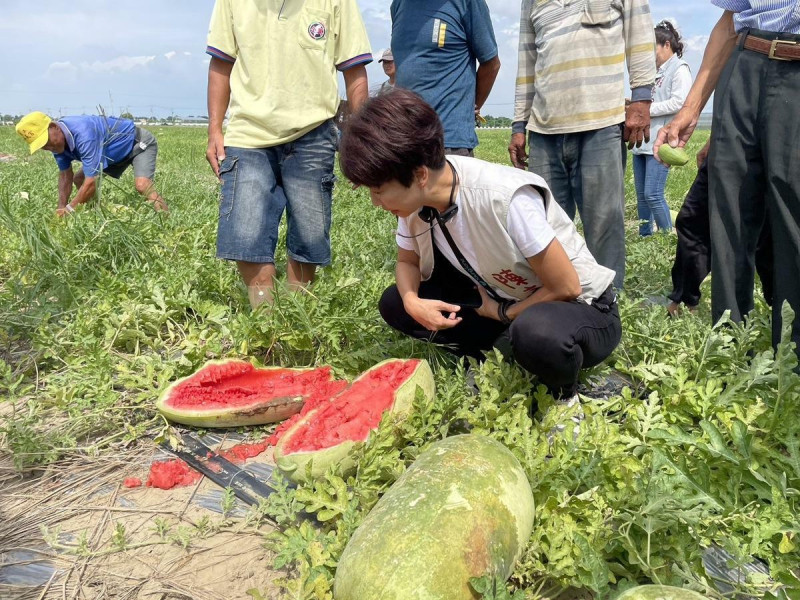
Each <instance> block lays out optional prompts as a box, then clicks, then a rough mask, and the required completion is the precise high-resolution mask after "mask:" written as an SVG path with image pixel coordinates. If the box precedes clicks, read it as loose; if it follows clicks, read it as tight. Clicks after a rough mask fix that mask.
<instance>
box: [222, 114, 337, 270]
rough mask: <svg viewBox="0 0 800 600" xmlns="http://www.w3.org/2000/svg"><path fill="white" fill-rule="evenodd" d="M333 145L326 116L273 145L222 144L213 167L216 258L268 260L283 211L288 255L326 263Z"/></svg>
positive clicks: (333, 134) (332, 127) (331, 126)
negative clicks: (294, 136) (299, 134)
mask: <svg viewBox="0 0 800 600" xmlns="http://www.w3.org/2000/svg"><path fill="white" fill-rule="evenodd" d="M337 145H338V131H337V128H336V125H335V124H334V123H333V121H332V120H329V121H325V122H324V123H322V124H321V125H319V126H318V127H316V128H314V129H312V130H311V131H309V132H308V133H307V134H305V135H303V136H302V137H300V138H298V139H296V140H294V141H291V142H287V143H285V144H280V145H278V146H271V147H269V148H233V147H226V148H225V159H224V160H223V161H222V164H221V165H220V169H219V174H220V179H221V180H222V190H221V192H220V204H219V226H218V229H217V258H223V259H227V260H237V261H243V262H252V263H262V264H263V263H273V264H274V262H275V247H276V246H277V244H278V227H279V225H280V222H281V217H282V215H283V212H284V210H285V211H286V221H287V230H286V249H287V253H288V255H289V257H290V258H292V259H294V260H296V261H298V262H302V263H309V264H314V265H321V266H324V265H329V264H330V262H331V239H330V229H331V203H332V200H333V184H334V182H335V180H336V177H335V175H334V174H333V164H334V156H335V154H336V148H337Z"/></svg>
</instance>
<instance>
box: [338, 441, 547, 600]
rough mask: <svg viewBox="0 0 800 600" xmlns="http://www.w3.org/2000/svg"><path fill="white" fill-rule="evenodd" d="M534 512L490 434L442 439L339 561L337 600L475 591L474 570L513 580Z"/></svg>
mask: <svg viewBox="0 0 800 600" xmlns="http://www.w3.org/2000/svg"><path fill="white" fill-rule="evenodd" d="M533 518H534V504H533V493H532V492H531V486H530V484H529V483H528V479H527V477H526V476H525V472H524V471H523V470H522V467H521V466H520V464H519V462H518V461H517V459H516V458H515V457H514V455H513V454H512V453H511V452H510V451H509V450H508V449H507V448H506V447H505V446H503V445H502V444H500V443H499V442H497V441H494V440H492V439H491V438H487V437H482V436H478V435H473V434H467V435H458V436H454V437H451V438H447V439H445V440H442V441H440V442H437V443H435V444H433V445H432V446H431V447H430V448H429V449H428V450H426V451H425V452H423V453H422V454H421V455H420V456H419V458H417V460H416V461H414V463H413V464H412V465H411V467H409V469H408V470H407V471H406V472H405V473H404V474H403V475H402V476H401V477H400V479H398V480H397V482H396V483H395V484H394V485H393V486H392V487H391V488H390V489H389V491H388V492H386V494H385V495H384V496H383V497H382V498H381V499H380V500H379V501H378V503H377V504H376V505H375V508H373V509H372V511H371V512H370V513H369V515H367V518H366V519H365V520H364V522H363V523H362V524H361V526H360V527H359V528H358V529H357V530H356V532H355V533H354V534H353V537H352V538H351V539H350V541H349V542H348V544H347V547H346V548H345V550H344V553H343V554H342V557H341V559H340V560H339V565H338V567H337V569H336V579H335V582H334V592H333V593H334V598H335V599H336V600H474V599H475V598H477V597H478V596H477V594H475V593H474V592H473V590H472V588H471V587H470V585H469V580H470V578H471V577H481V576H483V575H492V576H497V577H498V578H501V579H502V580H503V581H505V580H506V579H507V578H508V577H509V576H510V575H511V572H512V571H513V569H514V563H515V562H516V561H517V559H518V558H519V556H520V554H521V552H522V550H523V548H524V547H525V544H526V543H527V542H528V538H529V537H530V535H531V530H532V528H533Z"/></svg>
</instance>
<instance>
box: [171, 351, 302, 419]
mask: <svg viewBox="0 0 800 600" xmlns="http://www.w3.org/2000/svg"><path fill="white" fill-rule="evenodd" d="M236 363H242V364H251V363H249V362H247V361H241V360H232V359H229V360H210V361H208V362H207V363H206V364H204V365H203V366H202V367H201V368H200V369H198V370H197V371H195V372H194V373H193V374H192V375H188V376H186V377H183V378H181V379H179V380H177V381H175V382H174V383H173V384H172V385H170V386H169V387H168V388H167V389H166V390H164V392H163V393H162V394H161V396H160V397H159V398H158V400H157V401H156V408H157V409H158V411H159V412H160V413H161V414H162V415H164V416H165V417H166V418H167V419H168V420H169V421H172V422H174V423H180V424H182V425H191V426H193V427H203V428H209V429H213V428H217V427H241V426H245V425H265V424H268V423H276V422H278V421H283V420H284V419H288V418H289V417H291V416H292V415H295V414H297V413H299V412H300V410H301V409H302V408H303V404H304V403H305V398H304V397H303V396H302V395H296V396H282V397H276V398H270V399H269V400H264V401H261V402H256V403H253V404H250V405H247V406H238V407H231V408H216V409H204V410H193V409H187V408H175V407H172V406H169V403H168V402H169V398H170V394H171V393H172V391H173V390H174V389H176V388H177V387H178V386H179V385H180V384H181V383H183V382H184V381H186V380H187V379H191V378H192V377H196V376H197V374H198V373H200V372H201V371H202V370H203V369H205V368H207V367H210V366H224V365H230V364H236ZM257 368H258V370H260V371H261V370H265V371H267V370H278V369H280V370H283V371H296V372H303V371H308V370H310V369H290V368H286V367H257Z"/></svg>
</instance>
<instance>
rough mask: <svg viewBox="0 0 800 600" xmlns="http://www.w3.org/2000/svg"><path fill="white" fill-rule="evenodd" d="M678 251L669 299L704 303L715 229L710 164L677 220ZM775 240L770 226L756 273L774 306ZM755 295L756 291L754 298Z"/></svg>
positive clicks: (758, 255)
mask: <svg viewBox="0 0 800 600" xmlns="http://www.w3.org/2000/svg"><path fill="white" fill-rule="evenodd" d="M675 231H676V232H677V234H678V247H677V250H676V253H675V264H673V265H672V291H671V292H670V293H669V296H668V297H669V299H670V300H672V301H673V302H676V303H678V304H680V303H681V302H682V303H684V304H686V306H697V304H698V303H699V302H700V284H701V283H703V280H704V279H705V278H706V276H707V275H708V274H709V273H710V272H711V228H710V223H709V215H708V160H706V161H705V162H703V164H702V165H701V166H700V168H699V169H698V171H697V177H696V178H695V180H694V183H692V187H691V188H689V193H688V194H686V199H685V200H684V201H683V206H681V209H680V211H679V212H678V217H677V219H675ZM772 263H773V260H772V236H771V235H770V228H769V223H768V222H766V221H765V223H764V228H763V229H762V230H761V236H760V237H759V239H758V245H757V246H756V262H755V266H756V272H758V276H759V278H760V279H761V288H762V291H763V293H764V299H765V300H766V301H767V304H769V305H770V306H772V290H773V283H772ZM752 293H753V290H752V288H751V289H750V294H752Z"/></svg>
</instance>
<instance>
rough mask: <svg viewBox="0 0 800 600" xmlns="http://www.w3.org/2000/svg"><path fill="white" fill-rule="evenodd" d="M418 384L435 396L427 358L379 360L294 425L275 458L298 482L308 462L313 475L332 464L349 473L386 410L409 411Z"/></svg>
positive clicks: (428, 393) (284, 437)
mask: <svg viewBox="0 0 800 600" xmlns="http://www.w3.org/2000/svg"><path fill="white" fill-rule="evenodd" d="M418 387H419V388H420V389H421V390H422V392H423V393H424V394H425V396H426V397H427V398H430V399H432V398H433V394H434V381H433V373H431V369H430V367H429V366H428V363H427V362H426V361H424V360H399V359H390V360H386V361H384V362H382V363H379V364H377V365H375V366H374V367H372V368H371V369H369V370H368V371H365V372H364V373H362V374H361V375H360V376H359V377H358V378H357V379H356V380H355V381H353V383H352V385H351V386H350V387H349V388H347V389H346V390H344V391H343V392H341V393H340V394H338V395H337V396H335V397H333V398H332V399H331V400H330V401H329V402H323V403H322V404H321V405H320V406H318V407H317V408H315V409H313V410H311V411H310V412H309V413H308V414H306V415H305V416H304V417H302V418H301V419H300V420H299V421H297V423H295V424H294V425H293V426H292V427H291V428H289V429H288V430H287V431H286V432H285V433H284V434H283V436H282V437H281V438H280V440H279V441H278V444H277V446H276V447H275V453H274V456H275V463H276V464H277V465H278V468H279V469H280V470H281V471H282V472H283V473H284V474H285V475H286V476H287V477H289V479H291V480H293V481H296V482H303V481H306V480H307V478H308V473H309V471H308V470H307V465H309V464H310V465H311V466H310V475H311V477H312V478H316V477H319V476H320V475H322V474H323V473H324V472H325V471H326V470H327V468H328V467H329V466H330V465H332V464H338V465H339V466H340V467H341V470H342V473H344V474H346V473H347V472H349V471H351V470H352V468H353V467H354V466H355V462H354V460H353V452H354V450H355V449H356V447H357V444H360V443H362V442H365V441H366V440H367V438H368V437H369V434H370V432H372V431H374V430H375V429H377V428H378V425H380V422H381V419H382V418H383V415H384V414H385V413H387V412H388V413H391V414H393V415H396V416H399V417H401V418H402V417H404V416H405V415H407V414H408V412H409V411H410V410H411V406H412V403H413V401H414V396H415V394H416V391H417V388H418Z"/></svg>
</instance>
